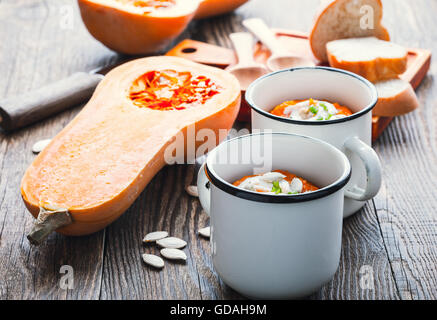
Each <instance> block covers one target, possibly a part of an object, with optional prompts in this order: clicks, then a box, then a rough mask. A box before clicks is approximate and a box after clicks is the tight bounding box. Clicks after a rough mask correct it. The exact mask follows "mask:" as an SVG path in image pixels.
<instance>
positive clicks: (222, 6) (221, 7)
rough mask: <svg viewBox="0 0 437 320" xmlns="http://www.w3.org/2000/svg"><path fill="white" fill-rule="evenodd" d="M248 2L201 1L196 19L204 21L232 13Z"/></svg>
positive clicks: (226, 0)
mask: <svg viewBox="0 0 437 320" xmlns="http://www.w3.org/2000/svg"><path fill="white" fill-rule="evenodd" d="M247 1H248V0H201V2H200V4H199V8H198V9H197V12H196V16H195V19H204V18H209V17H213V16H218V15H221V14H225V13H228V12H231V11H233V10H235V9H237V8H238V7H240V6H241V5H243V4H244V3H246V2H247Z"/></svg>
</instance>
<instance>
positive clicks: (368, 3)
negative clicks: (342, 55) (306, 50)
mask: <svg viewBox="0 0 437 320" xmlns="http://www.w3.org/2000/svg"><path fill="white" fill-rule="evenodd" d="M372 11H373V15H371V17H372V19H367V18H368V15H369V14H371V13H372ZM370 20H372V21H373V28H371V26H369V23H368V22H369V21H370ZM381 20H382V3H381V1H380V0H333V1H323V2H322V6H321V8H320V10H319V14H318V15H317V16H316V20H315V23H314V26H313V28H312V30H311V33H310V37H309V40H310V45H311V50H312V51H313V54H314V56H315V57H316V58H317V59H319V60H320V61H322V62H327V61H328V55H327V53H326V44H327V43H328V42H330V41H333V40H338V39H345V38H361V37H376V38H379V39H381V40H386V41H389V40H390V36H389V34H388V31H387V29H386V28H385V27H383V26H382V25H381Z"/></svg>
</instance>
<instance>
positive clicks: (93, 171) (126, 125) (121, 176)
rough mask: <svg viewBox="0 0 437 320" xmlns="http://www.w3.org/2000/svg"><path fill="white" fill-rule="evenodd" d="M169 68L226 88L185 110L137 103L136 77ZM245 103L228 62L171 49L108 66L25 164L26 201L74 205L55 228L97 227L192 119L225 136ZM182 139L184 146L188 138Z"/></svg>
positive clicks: (34, 207)
mask: <svg viewBox="0 0 437 320" xmlns="http://www.w3.org/2000/svg"><path fill="white" fill-rule="evenodd" d="M165 69H171V70H175V71H179V72H183V71H190V72H192V73H193V74H194V73H195V74H200V75H204V76H206V77H208V78H210V79H212V80H213V81H214V82H215V83H216V84H218V85H219V86H220V87H221V91H220V92H219V93H218V94H216V95H215V96H213V97H211V98H210V99H209V100H208V101H206V102H205V103H204V104H203V105H199V106H195V107H193V108H191V109H185V110H171V111H161V110H152V109H149V108H140V107H138V106H136V105H134V104H133V102H132V101H131V100H130V98H129V96H128V91H129V88H130V87H131V85H132V83H133V82H134V81H135V80H136V79H137V78H138V77H139V76H141V75H142V74H144V73H146V72H148V71H153V70H165ZM239 106H240V87H239V83H238V81H237V79H236V78H234V77H233V76H232V75H230V74H228V73H227V72H225V71H223V70H220V69H217V68H212V67H208V66H204V65H200V64H197V63H194V62H191V61H188V60H185V59H182V58H176V57H165V56H164V57H149V58H143V59H138V60H134V61H131V62H128V63H126V64H123V65H121V66H119V67H117V68H115V69H114V70H112V71H111V72H110V73H108V74H107V76H106V77H105V78H104V79H103V80H102V82H101V83H100V84H99V86H98V87H97V89H96V91H95V92H94V95H93V96H92V98H91V100H90V101H89V102H88V104H87V105H86V106H85V107H84V108H83V110H82V111H81V112H80V113H79V114H78V115H77V116H76V117H75V118H74V119H73V120H72V121H71V123H70V124H68V125H67V126H66V127H65V128H64V129H63V130H62V131H61V132H60V133H59V134H58V135H57V136H56V137H55V138H54V139H53V140H52V142H51V143H50V144H49V145H48V146H47V147H46V148H45V149H44V150H43V151H42V152H41V153H40V154H39V155H38V156H37V157H36V159H35V160H34V162H33V163H32V164H31V165H30V167H29V168H28V169H27V171H26V173H25V175H24V177H23V179H22V183H21V194H22V198H23V200H24V202H25V204H26V207H27V208H28V210H29V211H30V212H31V214H32V215H33V216H34V217H37V216H38V213H39V208H40V205H42V206H43V207H44V204H46V203H48V204H50V205H54V206H55V207H58V208H65V209H68V211H69V213H70V215H71V217H72V219H73V224H71V225H68V226H66V227H63V228H60V229H58V230H57V231H58V232H59V233H62V234H65V235H75V236H77V235H85V234H90V233H93V232H96V231H99V230H100V229H102V228H104V227H106V226H107V225H108V224H110V223H111V222H113V221H114V220H115V219H117V218H118V217H119V216H120V215H121V214H122V213H123V212H124V211H126V209H128V208H129V207H130V205H131V204H132V203H133V202H134V201H135V199H136V198H137V197H138V196H139V194H140V193H141V192H142V191H143V189H144V188H145V187H146V186H147V184H148V183H149V182H150V180H151V179H152V178H153V177H154V175H155V174H156V173H157V172H158V171H159V170H160V169H161V168H162V167H163V166H165V165H166V161H165V159H164V152H165V149H166V147H167V146H169V145H170V144H171V143H172V142H173V141H174V139H175V136H176V135H177V134H178V133H179V132H181V133H182V134H184V137H185V139H186V138H187V128H188V127H189V126H191V125H195V132H198V131H199V130H201V129H204V128H208V129H212V130H214V132H215V134H216V137H217V140H216V142H219V141H218V140H219V138H220V136H219V130H220V129H226V130H229V129H230V128H231V127H232V125H233V123H234V121H235V119H236V117H237V114H238V111H239ZM182 140H183V139H182ZM178 141H179V142H178V143H179V145H181V143H180V140H178ZM182 144H184V146H182V147H186V141H185V142H184V141H182ZM201 144H202V142H197V144H196V149H197V147H199V145H201Z"/></svg>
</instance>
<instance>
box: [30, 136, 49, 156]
mask: <svg viewBox="0 0 437 320" xmlns="http://www.w3.org/2000/svg"><path fill="white" fill-rule="evenodd" d="M50 141H52V139H44V140H40V141H38V142H36V143H35V144H34V145H33V147H32V152H33V153H36V154H37V153H40V152H41V151H43V150H44V148H45V147H47V145H48V144H49V143H50Z"/></svg>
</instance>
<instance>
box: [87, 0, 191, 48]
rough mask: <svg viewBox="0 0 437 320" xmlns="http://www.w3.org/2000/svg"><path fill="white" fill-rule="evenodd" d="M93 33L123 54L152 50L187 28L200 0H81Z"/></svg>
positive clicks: (165, 43) (163, 46) (88, 24)
mask: <svg viewBox="0 0 437 320" xmlns="http://www.w3.org/2000/svg"><path fill="white" fill-rule="evenodd" d="M78 3H79V8H80V13H81V15H82V20H83V22H84V23H85V26H86V27H87V29H88V31H89V32H90V33H91V35H92V36H93V37H94V38H96V39H97V40H99V41H100V42H101V43H103V44H104V45H105V46H107V47H108V48H110V49H112V50H115V51H118V52H120V53H124V54H131V55H137V54H151V53H156V52H158V51H160V50H162V49H164V48H165V47H166V46H167V45H168V44H169V43H170V41H171V40H173V39H174V38H176V37H177V36H178V35H180V34H181V33H182V31H184V29H185V28H186V26H187V25H188V23H189V22H190V21H191V19H192V18H193V16H194V14H195V12H196V10H197V7H198V5H199V1H198V0H78Z"/></svg>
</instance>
